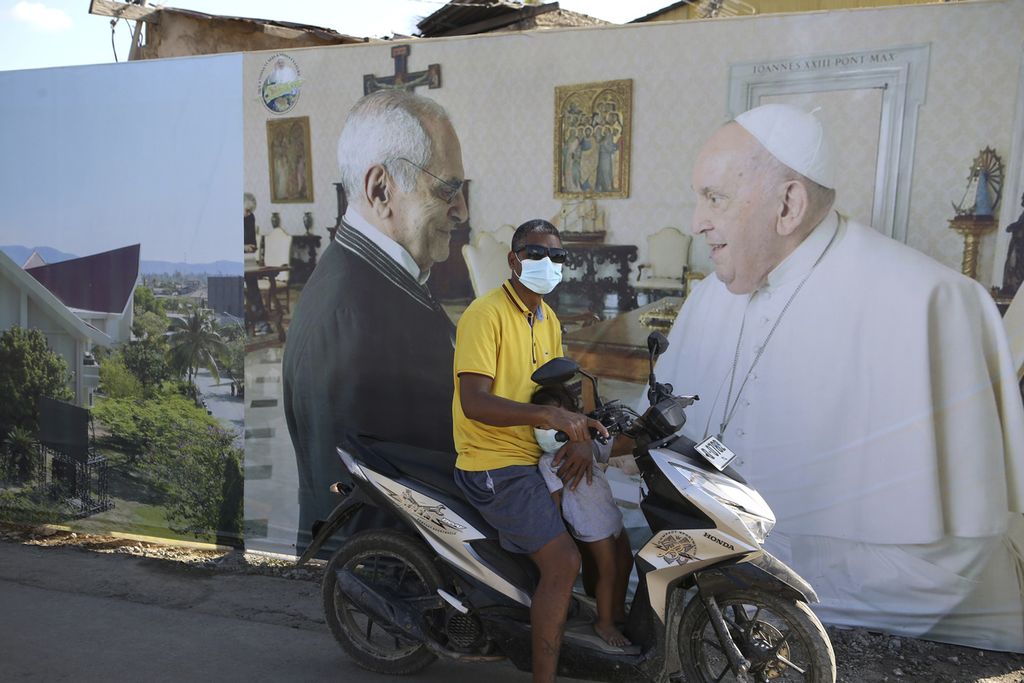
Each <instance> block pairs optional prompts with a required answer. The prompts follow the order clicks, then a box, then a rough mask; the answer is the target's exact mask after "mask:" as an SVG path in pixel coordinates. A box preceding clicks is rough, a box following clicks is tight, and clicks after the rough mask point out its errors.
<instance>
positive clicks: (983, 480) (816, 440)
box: [657, 213, 1024, 651]
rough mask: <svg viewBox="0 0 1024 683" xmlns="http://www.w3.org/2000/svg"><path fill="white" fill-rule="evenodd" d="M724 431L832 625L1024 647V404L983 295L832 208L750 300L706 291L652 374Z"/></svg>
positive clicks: (788, 558)
mask: <svg viewBox="0 0 1024 683" xmlns="http://www.w3.org/2000/svg"><path fill="white" fill-rule="evenodd" d="M833 235H835V240H834V242H833V243H832V245H831V247H830V248H829V249H828V251H827V252H826V253H825V256H824V258H823V259H822V260H821V262H820V263H819V265H818V266H817V268H814V270H813V273H812V274H811V275H810V277H809V279H808V280H807V282H806V285H805V286H804V287H803V289H802V290H801V291H800V292H799V294H798V295H797V296H796V298H795V299H793V301H792V304H791V305H790V307H789V310H788V311H787V312H786V314H785V316H783V318H782V320H781V321H780V323H779V325H778V327H777V329H776V331H775V333H774V335H773V336H772V337H771V339H770V341H769V342H768V344H767V345H766V346H765V348H764V352H763V355H762V357H761V359H760V360H759V362H758V364H757V365H756V367H755V368H754V369H753V371H752V372H751V373H750V377H749V379H748V381H747V383H746V387H745V388H744V389H743V392H742V394H741V395H740V397H739V403H738V406H737V408H736V411H735V413H734V415H733V417H732V420H731V421H730V422H729V424H728V427H727V429H726V431H725V432H724V438H723V440H724V442H725V443H726V445H727V446H729V447H730V448H731V449H732V450H733V451H735V452H736V453H737V454H738V455H737V459H736V460H735V461H734V463H733V464H734V466H735V467H736V468H737V469H738V470H739V471H740V473H741V474H742V475H743V476H744V477H745V478H747V480H748V481H749V482H750V484H752V485H753V486H754V487H755V488H757V490H758V491H760V493H761V494H762V495H763V496H764V497H765V499H766V500H767V501H768V503H769V504H770V505H771V506H772V508H773V509H774V511H775V514H776V516H777V518H778V524H777V526H776V528H775V531H774V532H773V533H772V535H770V536H769V537H768V541H767V543H766V548H767V549H768V550H769V551H770V552H772V553H774V554H776V555H777V556H778V557H779V558H780V559H781V560H783V561H784V562H786V563H788V564H790V565H791V566H792V567H793V568H794V569H796V570H797V571H798V572H799V573H800V574H801V575H802V576H803V577H804V578H806V579H807V580H808V581H810V583H811V584H812V585H813V586H814V587H815V589H816V590H817V591H818V593H819V597H820V598H821V603H820V604H819V605H817V606H816V607H815V609H816V611H817V612H818V614H819V615H820V616H821V617H822V618H823V619H824V620H825V621H827V622H831V623H834V624H845V625H851V626H863V627H867V628H872V629H879V630H883V631H886V632H889V633H895V634H903V635H909V636H923V637H927V638H931V639H935V640H940V641H945V642H953V643H960V644H966V645H972V646H977V647H985V648H994V649H1001V650H1014V651H1024V600H1022V597H1021V594H1022V591H1024V560H1022V557H1024V522H1022V520H1024V517H1022V516H1021V514H1020V511H1021V510H1022V509H1024V408H1022V406H1021V397H1020V393H1019V391H1018V386H1017V383H1016V377H1015V375H1014V372H1013V369H1012V367H1011V362H1010V355H1009V350H1008V346H1007V342H1006V338H1005V333H1004V331H1003V327H1002V321H1001V319H1000V317H999V314H998V312H997V310H996V308H995V305H994V303H993V302H992V300H991V297H990V296H989V295H988V293H987V292H985V290H984V289H983V288H982V287H981V286H980V285H979V284H978V283H976V282H974V281H973V280H970V279H968V278H966V277H964V276H962V275H960V274H959V273H956V272H954V271H953V270H951V269H949V268H946V267H944V266H942V265H940V264H938V263H937V262H935V261H933V260H932V259H930V258H928V257H927V256H924V255H923V254H921V253H919V252H917V251H915V250H913V249H911V248H909V247H907V246H905V245H902V244H899V243H897V242H895V241H894V240H891V239H889V238H887V237H885V236H883V235H881V234H879V233H878V232H876V231H875V230H872V229H871V228H869V227H866V226H863V225H860V224H857V223H854V222H852V221H848V220H846V219H845V218H841V217H839V216H838V214H835V213H832V214H831V215H830V216H829V217H828V218H827V219H826V220H824V221H823V222H822V223H821V224H820V225H819V226H818V227H817V228H816V229H815V230H814V231H813V232H812V233H811V235H810V236H809V237H808V238H807V239H806V240H805V241H804V242H803V244H801V246H800V247H798V248H797V249H796V251H794V252H793V253H792V254H791V255H790V256H789V257H788V258H787V259H786V260H785V261H783V262H782V263H781V264H779V265H778V266H777V267H776V268H775V269H774V270H773V271H772V273H771V274H770V275H769V277H768V281H767V284H765V285H764V286H762V287H761V288H760V289H758V290H757V291H756V292H754V293H753V294H751V295H734V294H731V293H729V291H728V290H727V289H726V288H725V286H724V285H723V284H722V283H721V281H719V280H718V278H717V277H713V276H712V277H709V278H707V279H705V280H704V281H703V282H701V283H699V284H698V285H697V286H696V287H695V288H694V290H693V293H692V295H691V296H690V297H688V298H687V300H686V302H685V305H684V306H683V308H682V311H681V313H680V316H679V318H678V319H677V321H676V323H675V325H674V326H673V328H672V331H671V333H670V334H669V341H670V343H671V345H670V349H669V351H668V353H667V354H666V355H665V356H664V357H663V358H662V359H661V360H660V361H659V363H658V368H657V369H658V376H659V379H661V380H662V381H669V382H672V383H673V384H674V385H675V388H676V391H677V393H698V394H700V397H701V400H700V401H699V402H698V403H697V404H695V405H694V406H693V407H691V408H690V409H689V410H688V411H687V413H688V422H687V425H686V428H685V429H684V432H685V433H686V434H687V435H688V436H690V437H691V438H694V439H699V438H702V437H704V436H705V435H706V434H708V435H710V434H717V433H718V431H719V424H720V422H721V421H722V416H723V411H724V410H725V400H726V394H727V393H728V383H729V378H730V372H731V369H732V367H733V363H734V358H735V355H736V347H737V339H738V337H739V332H740V325H741V323H742V321H743V320H744V317H745V318H746V326H745V329H744V333H743V338H742V344H741V345H740V349H739V360H738V362H737V363H736V373H735V388H734V390H733V400H734V401H735V392H736V389H737V388H738V387H739V385H740V384H741V383H742V382H743V379H744V377H745V376H746V374H747V371H748V369H749V368H750V367H751V363H752V361H753V359H754V356H755V353H756V349H757V348H758V347H759V346H760V345H762V344H764V340H765V337H766V336H767V335H768V332H769V330H770V329H771V328H772V325H773V324H774V323H775V321H776V319H777V318H778V317H779V314H780V312H781V311H782V309H783V307H784V306H785V305H786V302H787V301H788V300H789V298H790V296H791V295H792V294H793V292H794V290H795V289H796V287H797V286H798V285H799V283H800V281H801V280H802V279H803V278H804V276H805V275H807V273H808V272H809V271H811V269H812V267H813V264H814V262H815V261H816V260H817V258H818V257H819V256H820V255H821V254H822V252H823V251H825V249H826V245H828V243H829V240H830V239H831V238H832V236H833Z"/></svg>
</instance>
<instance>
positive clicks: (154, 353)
mask: <svg viewBox="0 0 1024 683" xmlns="http://www.w3.org/2000/svg"><path fill="white" fill-rule="evenodd" d="M147 315H148V314H147ZM165 320H166V319H165ZM165 346H166V345H165V343H164V341H163V339H156V340H153V339H148V338H147V339H145V340H143V341H133V342H128V343H127V344H125V345H124V346H123V347H121V354H122V356H123V357H124V366H125V367H126V368H128V370H129V371H130V372H131V373H132V374H133V375H135V377H136V378H137V379H138V380H139V382H141V383H142V388H143V390H144V391H145V392H146V395H147V396H151V395H152V394H153V392H154V391H155V390H156V389H157V388H159V386H160V384H161V382H163V381H164V380H165V379H167V378H168V376H169V374H170V370H169V369H168V367H167V351H166V348H165ZM102 372H103V369H102V367H101V368H100V373H101V374H102Z"/></svg>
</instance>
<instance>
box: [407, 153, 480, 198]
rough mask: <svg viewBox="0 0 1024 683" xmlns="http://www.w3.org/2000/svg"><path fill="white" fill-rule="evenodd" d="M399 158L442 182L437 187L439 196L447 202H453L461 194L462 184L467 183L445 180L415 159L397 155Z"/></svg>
mask: <svg viewBox="0 0 1024 683" xmlns="http://www.w3.org/2000/svg"><path fill="white" fill-rule="evenodd" d="M397 158H398V160H399V161H404V162H406V163H407V164H412V165H413V166H415V167H416V168H418V169H419V170H421V171H423V172H424V173H426V174H427V175H428V176H430V177H431V178H433V179H434V180H436V181H437V182H439V183H441V187H439V188H437V196H438V197H439V198H440V199H441V200H442V201H443V202H444V203H445V204H451V203H452V202H454V201H455V198H456V197H458V196H459V192H461V191H462V186H463V185H464V184H465V183H466V181H465V180H444V179H443V178H438V177H437V176H436V175H434V174H433V173H431V172H430V171H428V170H427V169H425V168H423V167H422V166H420V165H419V164H417V163H416V162H415V161H409V160H408V159H406V158H405V157H397Z"/></svg>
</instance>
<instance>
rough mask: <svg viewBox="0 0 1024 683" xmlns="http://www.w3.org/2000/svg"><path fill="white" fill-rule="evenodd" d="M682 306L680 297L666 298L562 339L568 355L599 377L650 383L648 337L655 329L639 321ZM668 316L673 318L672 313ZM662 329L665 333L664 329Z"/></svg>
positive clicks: (579, 330) (571, 333)
mask: <svg viewBox="0 0 1024 683" xmlns="http://www.w3.org/2000/svg"><path fill="white" fill-rule="evenodd" d="M682 303H683V300H682V299H681V298H679V297H665V298H664V299H659V300H658V301H655V302H652V303H649V304H647V305H646V306H642V307H640V308H637V309H635V310H632V311H629V312H627V313H623V314H622V315H619V316H616V317H614V318H611V319H610V320H604V321H602V322H599V323H594V324H593V325H590V326H589V327H583V328H580V329H578V330H575V331H573V332H570V333H568V334H566V335H565V336H564V337H563V338H562V341H563V343H564V344H565V354H566V355H567V356H568V357H569V358H572V359H573V360H574V361H576V362H577V363H579V364H580V366H581V367H583V368H584V369H585V370H587V371H588V372H591V373H593V374H595V375H597V376H598V377H610V378H613V379H620V380H624V381H627V382H641V383H644V382H647V376H648V374H649V373H650V364H649V358H650V354H649V353H648V351H647V336H648V335H649V334H650V333H651V332H653V331H654V329H655V328H653V327H649V326H647V325H645V324H643V323H642V322H640V320H641V318H645V319H646V318H647V317H648V314H650V313H652V312H657V311H660V310H661V309H664V308H669V309H673V310H676V311H678V309H679V307H680V306H681V305H682ZM659 317H663V316H659ZM667 317H669V318H672V319H674V315H673V314H672V313H671V312H669V313H668V314H667ZM661 329H662V331H663V332H664V328H661ZM665 334H667V332H665Z"/></svg>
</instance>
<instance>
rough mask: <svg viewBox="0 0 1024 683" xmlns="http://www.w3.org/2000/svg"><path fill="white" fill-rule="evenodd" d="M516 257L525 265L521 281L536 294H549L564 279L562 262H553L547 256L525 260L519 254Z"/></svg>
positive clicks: (520, 276) (520, 277)
mask: <svg viewBox="0 0 1024 683" xmlns="http://www.w3.org/2000/svg"><path fill="white" fill-rule="evenodd" d="M516 259H517V260H519V263H521V264H522V266H523V271H522V273H521V274H520V275H519V282H520V283H522V285H523V287H526V288H527V289H528V290H530V291H531V292H533V293H535V294H540V295H541V296H544V295H545V294H549V293H551V291H552V290H553V289H554V288H555V287H557V286H558V284H559V283H560V282H561V281H562V264H561V263H552V262H551V259H550V258H549V257H547V256H545V257H544V258H542V259H540V260H537V259H526V260H525V261H523V260H521V259H519V257H518V256H516Z"/></svg>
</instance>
